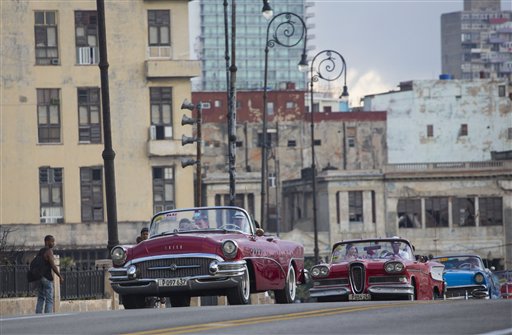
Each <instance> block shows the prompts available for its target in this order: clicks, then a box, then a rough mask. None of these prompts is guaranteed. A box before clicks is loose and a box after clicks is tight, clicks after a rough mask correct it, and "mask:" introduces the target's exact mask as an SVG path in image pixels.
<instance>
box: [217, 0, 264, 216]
mask: <svg viewBox="0 0 512 335" xmlns="http://www.w3.org/2000/svg"><path fill="white" fill-rule="evenodd" d="M223 6H224V37H225V39H224V43H225V60H226V84H227V86H226V89H227V101H228V113H227V126H228V173H229V205H230V206H234V205H235V197H236V192H235V178H236V171H235V163H236V156H235V154H236V71H237V67H236V0H231V48H230V45H229V41H230V33H229V15H228V0H224V1H223ZM261 12H262V14H263V16H264V17H266V18H270V17H272V14H273V12H272V8H271V7H270V5H269V0H263V9H262V11H261ZM230 60H231V63H230Z"/></svg>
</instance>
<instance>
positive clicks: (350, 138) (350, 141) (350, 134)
mask: <svg viewBox="0 0 512 335" xmlns="http://www.w3.org/2000/svg"><path fill="white" fill-rule="evenodd" d="M356 136H357V128H356V127H347V145H348V147H349V148H355V146H356Z"/></svg>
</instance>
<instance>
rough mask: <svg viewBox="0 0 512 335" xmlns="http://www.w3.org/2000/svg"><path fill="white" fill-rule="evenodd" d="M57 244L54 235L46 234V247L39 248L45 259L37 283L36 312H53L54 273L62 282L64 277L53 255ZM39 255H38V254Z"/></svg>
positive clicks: (40, 254) (39, 254)
mask: <svg viewBox="0 0 512 335" xmlns="http://www.w3.org/2000/svg"><path fill="white" fill-rule="evenodd" d="M54 246H55V238H54V237H53V236H52V235H46V236H45V238H44V248H41V250H39V253H38V254H37V255H38V256H41V257H42V259H43V262H42V266H41V267H42V268H41V275H42V277H41V279H40V280H38V281H37V282H36V285H37V291H38V292H37V304H36V313H38V314H40V313H43V307H44V313H53V274H52V271H53V272H55V274H56V275H57V277H59V280H60V282H61V283H62V282H63V281H64V279H63V278H62V276H61V274H60V272H59V269H58V268H57V266H56V265H55V260H54V256H53V250H52V249H53V247H54ZM36 257H37V256H36Z"/></svg>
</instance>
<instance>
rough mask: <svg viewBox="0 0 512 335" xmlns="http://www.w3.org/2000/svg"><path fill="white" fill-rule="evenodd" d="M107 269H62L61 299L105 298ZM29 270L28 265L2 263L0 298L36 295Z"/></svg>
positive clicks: (0, 267)
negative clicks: (29, 278)
mask: <svg viewBox="0 0 512 335" xmlns="http://www.w3.org/2000/svg"><path fill="white" fill-rule="evenodd" d="M107 271H108V270H107V268H100V267H92V268H69V269H61V274H62V276H63V277H64V282H63V283H62V284H60V299H61V300H82V299H83V300H85V299H102V298H105V297H106V294H105V274H106V272H107ZM27 272H28V265H0V283H2V284H1V285H0V298H13V297H34V296H36V294H37V291H36V287H35V285H34V284H33V283H29V282H28V281H27Z"/></svg>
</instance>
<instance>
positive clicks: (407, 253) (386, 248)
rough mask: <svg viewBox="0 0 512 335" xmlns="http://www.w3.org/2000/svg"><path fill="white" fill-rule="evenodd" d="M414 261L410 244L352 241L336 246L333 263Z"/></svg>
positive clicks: (389, 241) (397, 241)
mask: <svg viewBox="0 0 512 335" xmlns="http://www.w3.org/2000/svg"><path fill="white" fill-rule="evenodd" d="M391 258H396V259H409V260H412V259H414V255H413V253H412V250H411V246H410V245H409V243H407V242H406V241H403V240H396V241H392V240H374V241H356V242H354V241H351V242H346V243H345V242H343V243H339V244H337V245H336V247H335V248H334V250H333V253H332V256H331V263H340V262H350V261H352V260H355V259H391Z"/></svg>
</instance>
